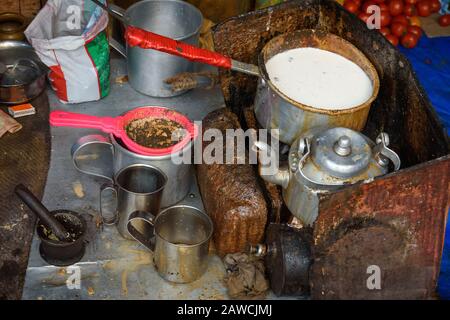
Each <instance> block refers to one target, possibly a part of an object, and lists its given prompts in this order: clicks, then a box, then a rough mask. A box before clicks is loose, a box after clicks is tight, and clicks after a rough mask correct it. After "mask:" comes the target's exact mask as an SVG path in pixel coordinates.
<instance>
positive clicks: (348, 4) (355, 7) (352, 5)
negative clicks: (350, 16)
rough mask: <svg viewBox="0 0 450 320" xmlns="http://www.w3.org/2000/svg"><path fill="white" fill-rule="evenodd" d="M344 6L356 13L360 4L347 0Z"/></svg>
mask: <svg viewBox="0 0 450 320" xmlns="http://www.w3.org/2000/svg"><path fill="white" fill-rule="evenodd" d="M344 8H345V9H347V10H348V11H349V12H351V13H355V12H357V11H358V9H359V6H358V5H357V4H356V3H355V2H353V1H352V0H347V1H345V3H344Z"/></svg>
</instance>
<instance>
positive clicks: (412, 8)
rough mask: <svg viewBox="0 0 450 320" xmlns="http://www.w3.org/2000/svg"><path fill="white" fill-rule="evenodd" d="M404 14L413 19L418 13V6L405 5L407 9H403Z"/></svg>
mask: <svg viewBox="0 0 450 320" xmlns="http://www.w3.org/2000/svg"><path fill="white" fill-rule="evenodd" d="M437 1H439V0H437ZM403 13H404V14H405V16H407V17H411V16H413V15H414V14H415V13H416V6H415V5H413V4H405V8H404V9H403Z"/></svg>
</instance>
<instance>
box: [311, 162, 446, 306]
mask: <svg viewBox="0 0 450 320" xmlns="http://www.w3.org/2000/svg"><path fill="white" fill-rule="evenodd" d="M449 181H450V156H447V157H443V158H440V159H437V160H434V161H432V162H430V163H426V164H424V165H418V166H415V167H413V168H410V169H406V170H402V171H400V172H399V173H396V174H391V175H389V176H387V177H385V178H381V179H376V180H375V181H374V182H372V183H368V184H360V185H355V186H352V187H349V188H346V189H345V190H342V191H340V192H335V193H331V194H329V195H326V196H324V197H323V198H322V199H321V202H320V206H319V217H318V219H317V221H316V223H315V225H314V246H313V257H314V260H315V261H314V264H313V266H312V289H311V290H312V297H313V298H316V299H336V298H340V299H342V298H350V299H395V298H402V299H426V298H431V297H433V295H434V293H435V289H436V281H437V277H438V275H439V266H440V260H441V254H442V249H443V243H444V231H445V222H446V215H447V211H448V205H449V192H450V184H449ZM370 265H377V266H379V267H380V269H381V290H369V289H368V288H367V285H366V280H367V278H368V277H369V274H367V267H369V266H370ZM349 288H351V290H349Z"/></svg>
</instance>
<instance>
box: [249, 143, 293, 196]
mask: <svg viewBox="0 0 450 320" xmlns="http://www.w3.org/2000/svg"><path fill="white" fill-rule="evenodd" d="M253 150H254V151H255V152H257V153H258V162H259V167H258V169H259V170H258V171H259V175H260V176H261V178H263V179H264V180H265V181H267V182H270V183H274V184H277V185H279V186H281V187H283V188H284V189H286V188H287V186H288V184H289V169H288V167H287V166H282V167H280V166H279V159H278V154H277V153H276V152H275V151H274V150H273V149H272V148H271V147H270V146H269V145H268V144H267V143H265V142H262V141H256V142H255V143H254V144H253Z"/></svg>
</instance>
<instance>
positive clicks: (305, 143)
mask: <svg viewBox="0 0 450 320" xmlns="http://www.w3.org/2000/svg"><path fill="white" fill-rule="evenodd" d="M388 145H389V136H388V135H387V134H386V133H384V132H382V133H380V134H379V136H378V137H377V139H376V142H373V141H372V140H370V139H369V138H368V137H366V136H365V135H363V134H362V133H359V132H357V131H354V130H351V129H348V128H343V127H337V128H331V129H327V128H315V129H313V130H311V131H309V132H308V133H306V134H305V135H303V136H302V137H300V138H298V139H297V140H296V141H295V142H294V143H293V144H292V146H291V148H290V150H289V160H288V164H287V165H284V166H282V167H281V168H279V169H278V170H277V171H276V172H275V173H274V174H267V172H268V171H267V170H265V169H267V168H268V167H266V166H270V165H271V164H270V163H267V161H266V162H265V164H262V162H261V164H260V167H259V170H260V175H261V177H262V178H263V179H264V180H266V181H268V182H272V183H275V184H277V185H280V186H282V188H283V199H284V201H285V202H286V205H287V207H288V208H289V210H290V211H291V213H292V214H293V215H294V216H296V217H297V218H299V219H300V220H301V221H302V222H303V223H305V224H307V225H311V224H312V223H313V222H314V221H315V220H316V218H317V214H318V205H319V195H320V194H321V193H325V192H328V191H332V190H337V189H340V188H343V187H344V186H346V185H350V184H354V183H356V182H359V181H368V180H370V179H373V178H375V177H378V176H382V175H384V174H386V173H388V172H389V170H390V167H391V166H392V167H393V170H394V171H397V170H399V169H400V164H401V163H400V158H399V156H398V155H397V154H396V153H395V152H394V151H393V150H391V149H389V148H388ZM255 146H256V147H257V148H259V149H260V150H266V151H268V149H269V148H270V147H268V146H267V145H265V144H262V143H261V142H256V143H255Z"/></svg>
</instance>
